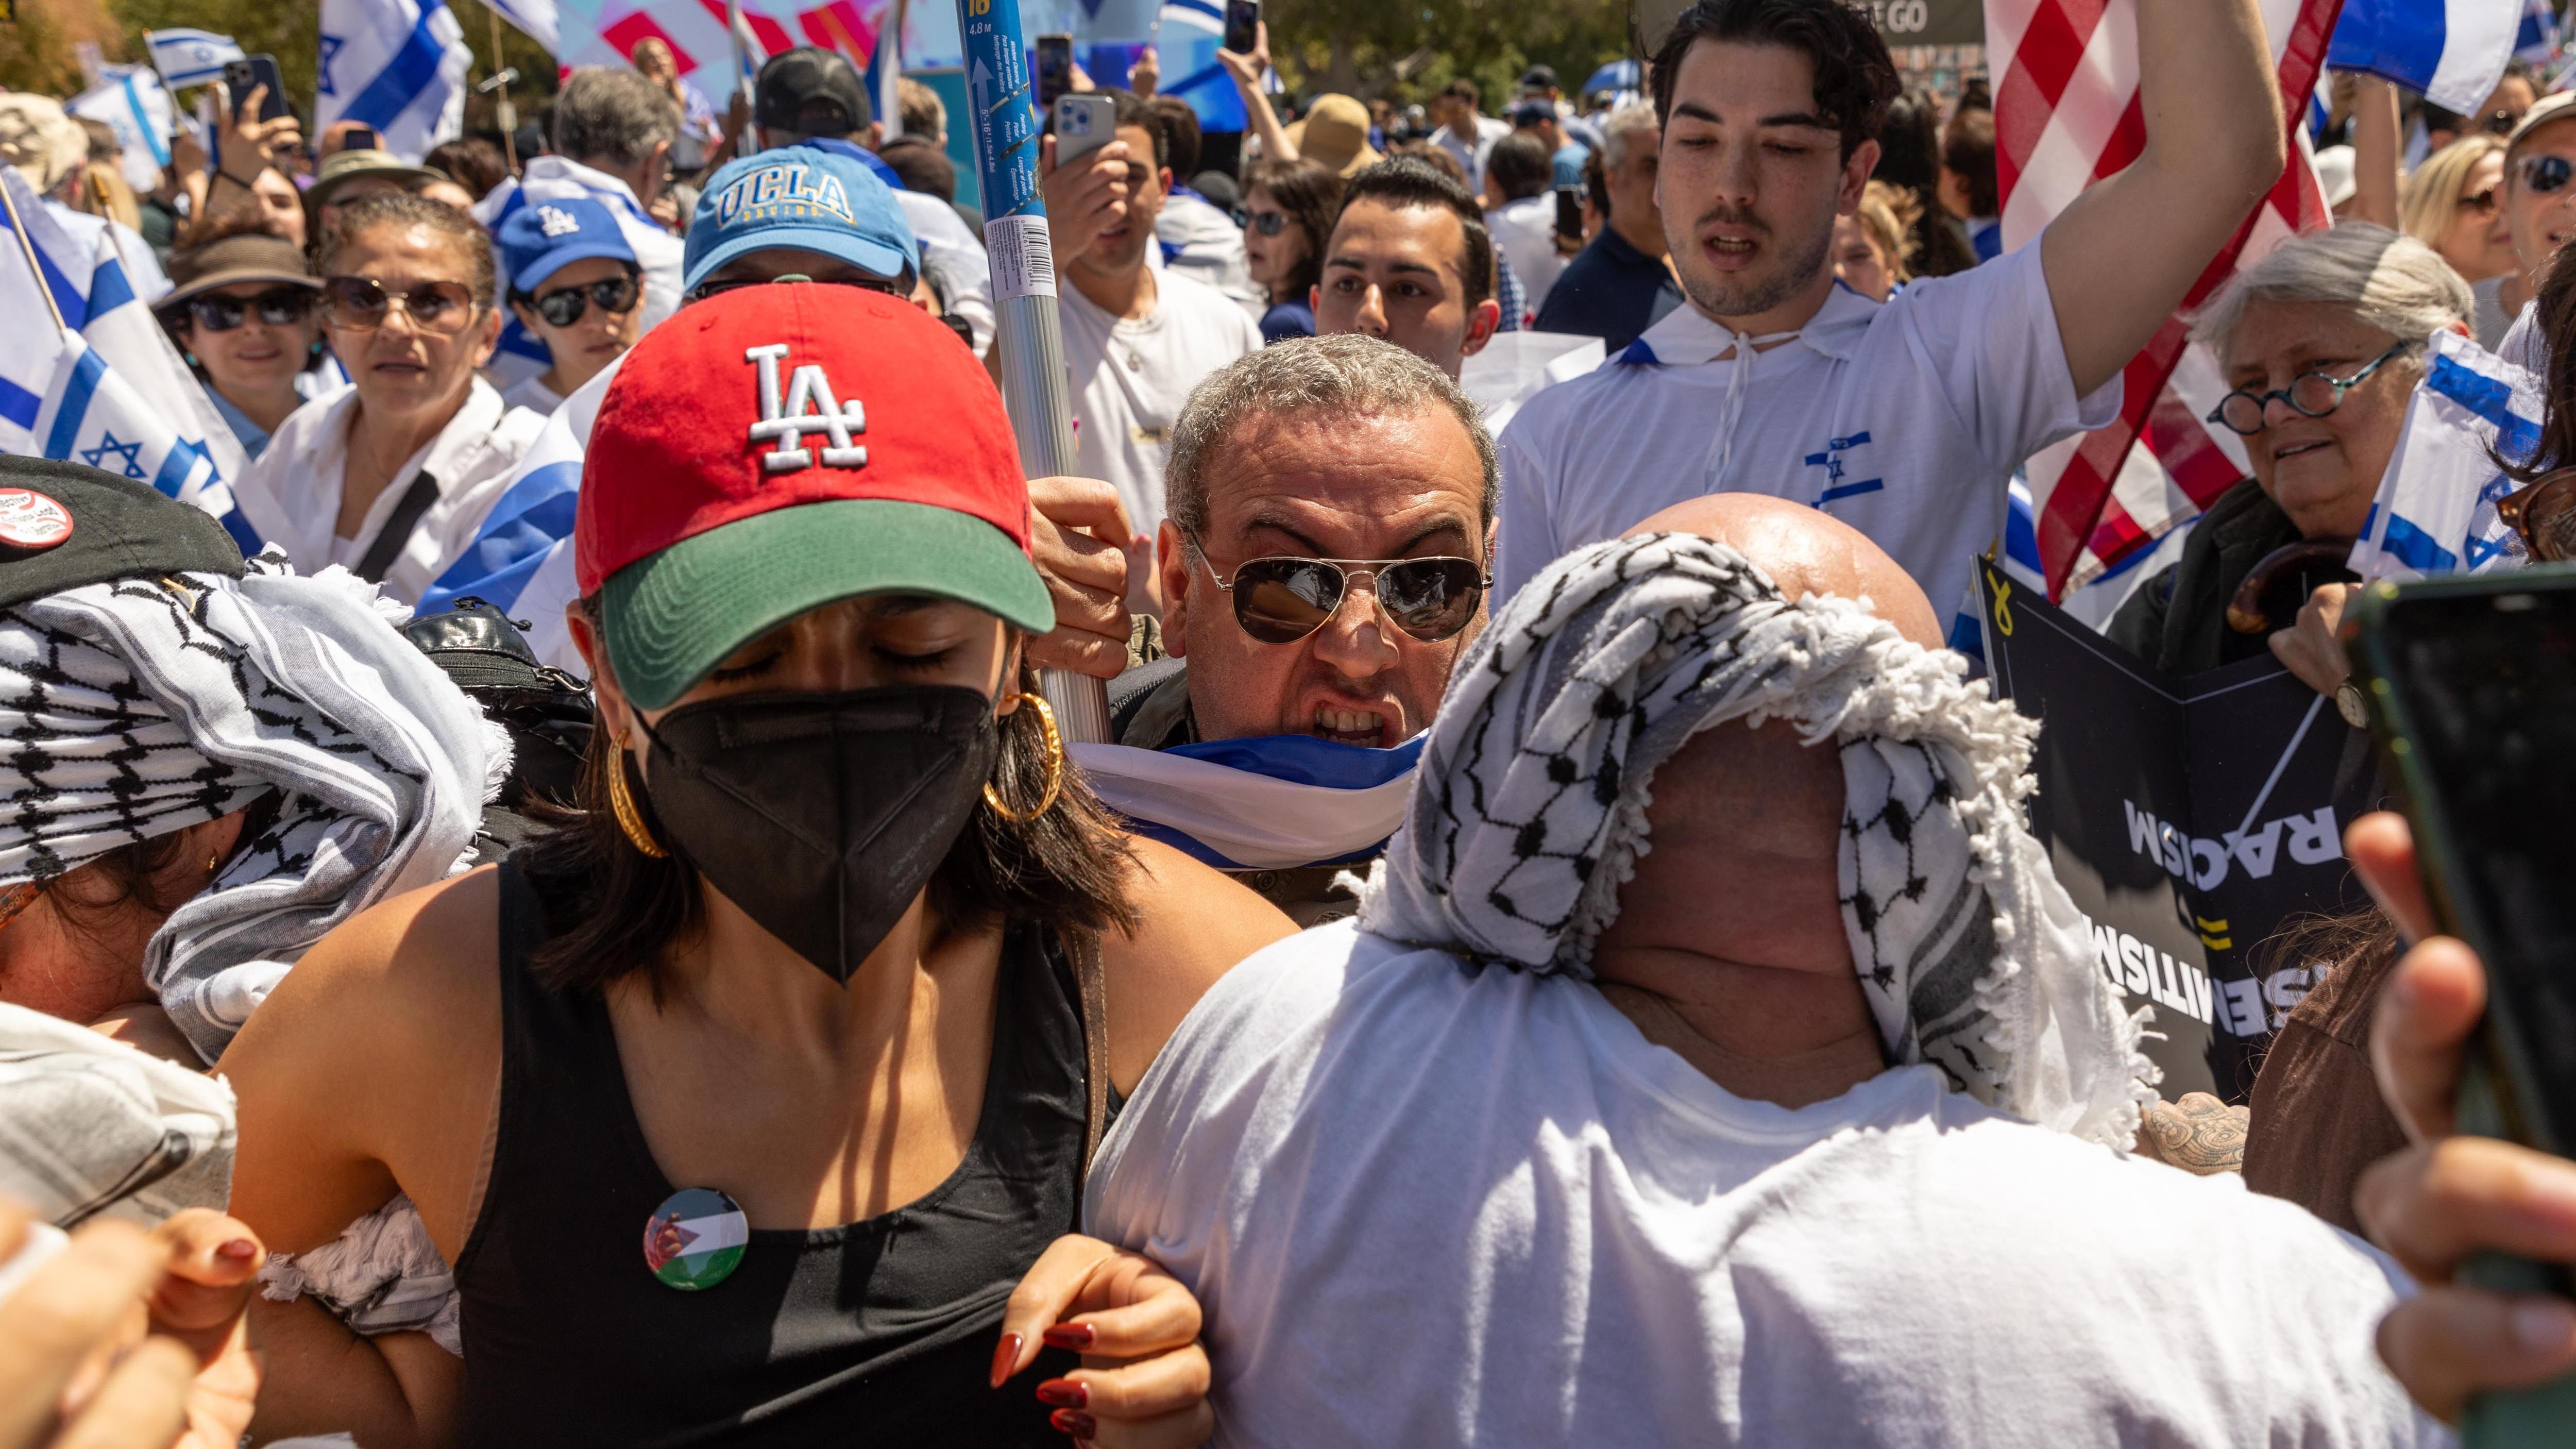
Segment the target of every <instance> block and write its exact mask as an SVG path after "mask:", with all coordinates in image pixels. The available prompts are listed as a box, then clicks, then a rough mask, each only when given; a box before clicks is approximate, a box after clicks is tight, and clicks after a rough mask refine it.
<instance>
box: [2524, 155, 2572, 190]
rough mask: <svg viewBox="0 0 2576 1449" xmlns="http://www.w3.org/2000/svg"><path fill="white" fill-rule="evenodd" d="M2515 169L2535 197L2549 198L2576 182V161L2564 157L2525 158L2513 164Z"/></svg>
mask: <svg viewBox="0 0 2576 1449" xmlns="http://www.w3.org/2000/svg"><path fill="white" fill-rule="evenodd" d="M2513 169H2514V171H2515V173H2516V174H2518V175H2520V176H2521V177H2522V184H2523V185H2525V186H2527V187H2530V188H2531V194H2532V195H2534V196H2547V195H2549V194H2550V193H2551V192H2553V191H2556V190H2558V189H2560V188H2561V187H2564V186H2565V185H2566V184H2567V183H2568V182H2569V181H2571V180H2576V161H2570V160H2568V159H2567V158H2566V157H2564V156H2525V157H2523V158H2522V159H2521V160H2519V161H2516V162H2515V163H2513Z"/></svg>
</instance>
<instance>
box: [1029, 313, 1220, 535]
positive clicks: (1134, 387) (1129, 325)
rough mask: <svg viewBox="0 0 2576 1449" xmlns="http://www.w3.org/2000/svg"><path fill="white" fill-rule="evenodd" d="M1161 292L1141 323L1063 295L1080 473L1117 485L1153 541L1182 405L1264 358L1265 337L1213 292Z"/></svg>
mask: <svg viewBox="0 0 2576 1449" xmlns="http://www.w3.org/2000/svg"><path fill="white" fill-rule="evenodd" d="M1154 286H1155V289H1156V295H1155V299H1154V310H1153V312H1152V314H1151V315H1149V316H1146V317H1144V318H1142V319H1139V320H1133V321H1131V320H1128V319H1126V318H1120V317H1112V316H1110V315H1109V314H1108V313H1106V312H1104V311H1102V310H1100V309H1099V308H1098V307H1095V306H1093V305H1092V303H1091V299H1089V298H1087V297H1085V296H1083V295H1082V293H1081V292H1080V291H1078V290H1076V289H1075V287H1074V285H1073V284H1072V283H1071V282H1070V281H1067V282H1064V283H1063V284H1062V285H1061V286H1059V287H1058V288H1057V290H1056V301H1057V315H1058V316H1059V318H1060V319H1061V325H1062V327H1063V329H1064V366H1065V375H1066V381H1067V384H1068V386H1069V390H1070V391H1071V393H1072V396H1073V422H1074V428H1073V441H1074V451H1075V456H1076V461H1077V464H1078V466H1077V468H1076V470H1075V471H1077V472H1079V473H1080V474H1081V475H1082V476H1083V477H1085V478H1103V479H1106V480H1108V481H1109V482H1110V483H1111V484H1113V485H1115V486H1116V488H1117V489H1118V498H1119V501H1120V502H1122V503H1124V504H1126V505H1127V521H1128V522H1129V523H1131V524H1134V525H1135V527H1136V531H1137V532H1139V533H1142V534H1145V535H1147V536H1149V537H1150V536H1151V535H1152V534H1153V532H1154V530H1155V528H1156V527H1157V526H1158V525H1160V524H1161V523H1162V521H1163V459H1164V456H1165V446H1166V440H1167V438H1168V437H1169V435H1170V433H1171V429H1172V423H1173V421H1174V420H1175V419H1177V418H1178V417H1179V416H1180V415H1181V404H1182V403H1184V402H1187V401H1188V400H1189V396H1190V389H1192V388H1194V387H1197V386H1198V385H1199V384H1200V383H1201V382H1203V381H1205V380H1206V378H1207V375H1208V374H1209V373H1212V372H1214V371H1216V370H1217V369H1218V368H1220V367H1223V366H1225V365H1226V364H1227V363H1229V362H1232V361H1234V360H1235V359H1236V358H1239V357H1243V356H1246V355H1248V354H1251V353H1254V352H1258V351H1260V350H1261V329H1260V328H1258V327H1256V326H1254V325H1253V321H1252V319H1251V318H1250V317H1247V316H1245V315H1244V313H1243V309H1242V308H1241V307H1238V306H1236V305H1235V304H1234V303H1232V302H1230V301H1228V300H1227V299H1226V297H1225V294H1224V293H1222V292H1219V291H1218V290H1216V289H1215V288H1214V287H1210V286H1208V285H1206V284H1205V283H1202V282H1195V281H1192V280H1191V279H1190V278H1188V277H1186V276H1183V275H1181V274H1179V273H1177V272H1169V271H1164V272H1156V273H1155V274H1154Z"/></svg>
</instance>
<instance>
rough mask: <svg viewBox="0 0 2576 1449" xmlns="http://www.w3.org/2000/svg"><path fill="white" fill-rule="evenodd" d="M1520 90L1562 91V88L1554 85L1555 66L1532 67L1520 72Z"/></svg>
mask: <svg viewBox="0 0 2576 1449" xmlns="http://www.w3.org/2000/svg"><path fill="white" fill-rule="evenodd" d="M1521 89H1522V90H1525V91H1553V90H1562V89H1564V87H1562V86H1560V85H1558V84H1557V83H1556V67H1555V66H1552V65H1534V66H1531V67H1530V68H1529V69H1527V70H1525V71H1522V72H1521Z"/></svg>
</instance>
